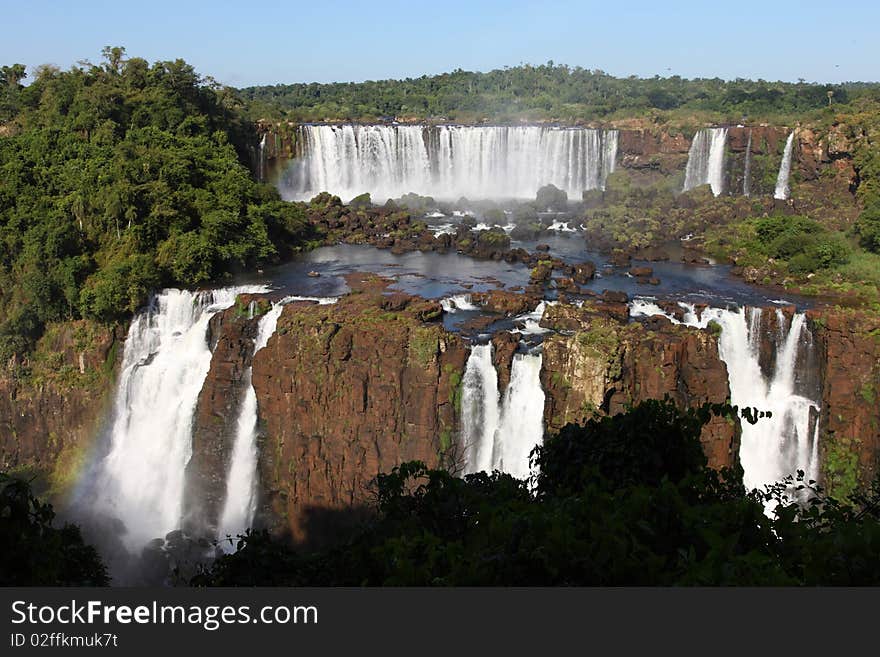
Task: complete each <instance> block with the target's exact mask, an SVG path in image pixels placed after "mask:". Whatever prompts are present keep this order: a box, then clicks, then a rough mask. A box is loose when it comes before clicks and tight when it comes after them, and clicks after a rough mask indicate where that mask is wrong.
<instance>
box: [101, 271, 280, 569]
mask: <svg viewBox="0 0 880 657" xmlns="http://www.w3.org/2000/svg"><path fill="white" fill-rule="evenodd" d="M264 291H265V288H263V287H259V286H249V287H237V288H224V289H219V290H213V291H208V292H188V291H184V290H173V289H169V290H164V291H162V292H161V293H159V294H157V295H156V296H155V297H154V298H153V299H152V300H151V302H150V305H149V307H148V308H147V309H146V310H145V311H143V312H141V313H139V314H138V315H137V316H135V318H134V320H133V321H132V323H131V327H130V328H129V331H128V337H127V338H126V340H125V347H124V351H123V358H122V369H121V372H120V376H119V383H118V385H117V390H116V396H115V400H114V404H113V421H112V426H111V428H110V435H109V451H108V453H107V454H106V456H104V457H103V459H102V460H101V461H100V462H98V463H97V464H96V466H95V469H94V472H93V473H92V474H91V475H90V476H92V477H93V479H92V481H90V482H88V484H90V485H91V486H90V489H91V490H92V491H93V492H94V495H95V499H94V501H93V506H92V508H93V509H94V510H96V511H98V512H101V513H107V514H109V515H111V516H112V517H115V518H118V519H119V520H120V521H122V522H123V523H124V524H125V526H126V529H127V532H126V534H125V535H124V536H123V537H122V538H123V540H124V542H125V544H126V546H127V547H128V549H129V550H131V551H132V552H134V551H137V550H139V549H140V548H141V547H143V546H144V545H145V544H146V543H147V542H148V541H150V540H151V539H153V538H158V537H164V536H165V535H166V534H167V533H168V532H169V531H171V530H173V529H176V528H177V527H179V524H180V518H181V512H182V506H183V489H184V469H185V468H186V464H187V462H188V461H189V459H190V456H191V455H192V423H193V414H194V412H195V408H196V403H197V401H198V396H199V392H200V391H201V389H202V384H203V383H204V380H205V377H206V376H207V374H208V370H209V368H210V365H211V350H210V348H209V345H208V341H207V339H206V332H207V328H208V322H209V321H210V319H211V317H213V316H214V315H215V314H216V313H218V312H220V311H222V310H224V309H226V308H229V307H230V306H232V304H233V303H234V302H235V298H236V296H237V295H238V294H240V293H244V292H253V293H258V292H264Z"/></svg>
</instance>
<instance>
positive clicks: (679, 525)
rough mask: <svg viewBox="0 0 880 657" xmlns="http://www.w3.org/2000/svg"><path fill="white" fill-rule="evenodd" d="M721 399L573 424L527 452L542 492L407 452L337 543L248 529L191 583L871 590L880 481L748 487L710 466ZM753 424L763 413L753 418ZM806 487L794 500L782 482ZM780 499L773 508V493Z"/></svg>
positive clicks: (879, 578) (660, 405)
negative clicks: (413, 459)
mask: <svg viewBox="0 0 880 657" xmlns="http://www.w3.org/2000/svg"><path fill="white" fill-rule="evenodd" d="M733 411H734V409H732V408H730V407H726V406H716V407H708V406H707V407H704V408H701V409H695V410H692V411H688V412H681V411H678V410H676V409H675V408H674V406H673V405H672V404H671V403H669V402H659V401H657V402H649V403H647V404H645V405H642V406H639V407H637V408H636V409H633V410H632V411H631V412H629V413H627V414H622V415H618V416H615V417H613V418H608V417H606V418H601V419H596V420H593V421H591V422H588V423H587V424H586V425H585V426H583V427H577V426H574V425H572V426H568V427H566V428H565V429H563V431H562V432H561V433H560V434H559V435H557V436H555V437H550V438H548V439H547V440H546V442H545V444H544V446H543V447H540V448H537V449H536V450H535V452H534V453H533V460H534V463H535V465H537V466H538V469H539V472H540V474H539V475H538V477H537V481H536V482H534V484H533V485H534V490H530V486H529V484H528V483H527V482H525V481H520V480H517V479H514V478H513V477H510V476H509V475H504V474H500V473H498V472H495V473H491V474H488V473H477V474H473V475H468V476H467V477H465V478H463V479H462V478H458V477H454V476H452V475H450V474H449V473H447V472H444V471H441V470H429V469H428V468H426V467H425V466H424V465H423V464H421V463H404V464H403V465H401V466H399V467H397V468H395V469H394V470H392V472H390V473H388V474H384V475H380V476H379V477H378V479H377V481H376V503H375V506H374V508H373V512H374V516H373V517H372V518H371V519H369V520H368V521H366V523H365V524H364V526H363V529H362V531H361V532H360V534H359V535H357V536H356V537H354V538H353V539H352V540H350V541H348V542H345V543H344V544H343V545H341V546H339V547H336V548H330V549H325V550H323V551H320V552H316V553H306V552H300V551H298V550H296V549H294V548H292V547H290V546H289V545H287V544H285V543H282V542H278V541H276V540H273V539H272V538H270V537H269V535H268V534H266V533H247V534H246V535H244V536H242V537H241V538H240V541H239V543H238V550H237V551H236V552H235V553H234V554H230V555H227V556H224V557H221V558H220V559H219V560H217V561H216V562H214V564H213V565H212V566H211V567H210V568H208V569H206V570H205V571H204V572H203V573H201V574H200V575H199V576H198V577H197V578H196V579H195V580H194V582H193V583H194V584H197V585H239V586H241V585H244V586H251V585H267V584H273V585H293V586H314V585H349V586H353V585H354V586H363V585H418V586H425V585H430V586H451V585H496V586H497V585H506V586H509V585H520V586H537V585H625V584H629V585H732V584H740V585H795V584H797V585H808V586H813V585H816V584H829V585H852V584H859V585H866V584H873V583H877V582H880V566H878V564H877V561H876V558H875V555H876V549H877V547H878V545H880V521H878V508H880V490H877V489H874V490H872V491H869V492H868V493H867V494H865V495H861V496H859V495H854V496H853V499H852V501H851V503H850V502H839V501H837V500H834V499H832V498H829V497H825V496H822V495H821V494H820V491H818V490H816V489H815V488H814V487H813V486H812V484H811V483H810V482H803V481H801V480H797V481H790V482H783V483H781V484H780V485H777V486H772V487H769V488H768V489H767V490H765V491H763V492H757V491H755V492H751V493H749V492H746V491H744V490H743V488H742V485H741V483H740V481H741V479H740V477H741V471H733V470H726V471H724V472H721V473H719V472H716V471H715V470H712V469H711V468H708V467H707V466H706V460H705V456H704V455H703V451H702V448H701V445H700V438H699V436H700V431H701V428H702V426H703V424H704V423H705V422H706V421H707V420H708V419H709V418H710V417H711V415H712V414H714V413H732V412H733ZM751 420H757V421H760V419H759V418H754V417H752V418H751ZM790 490H796V491H797V492H799V494H804V493H811V494H812V495H813V497H812V499H811V501H809V502H806V503H804V504H796V503H793V502H791V501H790V499H789V497H788V492H789V491H790ZM767 503H774V504H778V506H777V507H776V508H777V511H776V514H775V516H774V517H772V518H771V517H768V516H767V515H765V512H764V510H765V504H767Z"/></svg>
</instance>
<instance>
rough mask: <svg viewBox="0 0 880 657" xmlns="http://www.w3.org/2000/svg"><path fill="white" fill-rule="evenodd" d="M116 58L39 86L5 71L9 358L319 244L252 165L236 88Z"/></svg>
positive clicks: (0, 199)
mask: <svg viewBox="0 0 880 657" xmlns="http://www.w3.org/2000/svg"><path fill="white" fill-rule="evenodd" d="M103 54H104V56H105V58H106V63H105V65H103V66H95V65H83V66H75V67H73V68H71V69H70V70H69V71H65V72H61V71H59V70H57V69H53V68H43V69H40V70H39V71H38V72H37V75H36V79H35V80H34V81H33V83H32V84H31V85H30V86H28V87H26V88H23V87H21V85H19V84H18V80H20V79H21V77H22V74H23V71H18V70H17V69H16V70H12V69H10V67H4V68H3V69H2V75H3V81H5V82H6V90H5V91H4V92H3V93H4V94H5V96H4V97H3V98H4V99H5V100H4V101H3V108H4V109H0V121H3V120H4V115H3V111H6V113H7V116H6V119H8V121H9V124H8V125H9V126H12V127H13V128H14V129H8V130H6V131H5V132H4V131H0V317H2V318H3V321H2V323H0V352H3V353H2V354H0V355H7V354H9V353H13V352H16V351H19V352H20V351H24V350H27V349H29V348H30V347H31V346H32V345H33V343H34V340H35V339H36V338H38V337H39V334H40V332H41V329H42V326H43V325H45V323H46V322H49V321H55V320H61V319H71V318H77V317H80V316H84V317H91V318H97V319H100V320H103V321H110V320H115V319H118V318H120V317H124V316H126V315H128V314H129V313H131V312H132V310H134V309H136V308H137V307H138V306H140V305H141V304H143V303H144V301H145V300H146V298H147V296H148V294H149V292H150V290H152V289H153V288H156V287H158V286H163V285H183V286H194V285H199V284H204V283H206V282H208V281H212V280H215V279H218V278H221V277H223V276H225V275H228V274H230V273H233V272H236V271H239V270H242V269H245V268H248V267H252V266H254V265H259V264H261V263H265V262H269V261H273V260H277V259H278V258H281V257H284V256H286V255H287V254H288V253H289V252H290V251H291V249H293V248H295V247H296V245H298V244H301V243H302V242H304V241H305V240H306V239H308V237H309V230H308V229H307V226H308V222H307V220H306V217H305V209H304V207H301V206H298V205H296V204H291V203H285V202H283V201H281V200H280V199H279V197H278V195H277V192H275V190H273V189H272V188H271V187H269V186H265V185H260V184H258V183H257V182H255V181H254V180H253V178H252V177H251V175H250V173H249V171H248V169H247V167H246V166H245V165H244V164H243V162H244V161H245V160H246V158H248V157H249V155H248V148H249V146H250V145H252V144H251V142H253V141H254V139H255V134H254V129H253V126H252V125H250V124H249V123H248V122H247V121H246V120H245V118H244V117H243V116H242V114H241V111H240V107H237V106H236V101H235V98H234V96H232V95H231V92H230V91H229V90H228V89H223V88H220V87H218V86H217V85H216V84H215V83H213V81H211V80H208V79H204V78H202V77H200V76H199V75H198V74H197V73H196V72H195V70H194V69H193V68H192V67H191V66H189V65H188V64H186V62H183V61H182V60H176V61H166V62H156V63H155V64H153V65H152V66H151V65H149V64H147V62H146V61H144V60H143V59H139V58H130V59H129V58H126V56H125V50H124V49H123V48H111V47H108V48H105V49H104V53H103ZM13 68H14V67H13ZM10 89H11V90H12V91H10ZM10 93H13V95H14V96H15V103H14V107H13V106H12V105H10V103H9V98H8V96H9V94H10ZM238 105H239V106H240V103H238ZM10 107H12V110H10V109H9V108H10ZM0 127H2V126H0Z"/></svg>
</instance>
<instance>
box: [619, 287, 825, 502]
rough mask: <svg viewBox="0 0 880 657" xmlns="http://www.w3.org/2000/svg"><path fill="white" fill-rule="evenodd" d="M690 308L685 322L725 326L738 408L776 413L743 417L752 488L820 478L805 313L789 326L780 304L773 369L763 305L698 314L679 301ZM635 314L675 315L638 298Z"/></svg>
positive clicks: (723, 352)
mask: <svg viewBox="0 0 880 657" xmlns="http://www.w3.org/2000/svg"><path fill="white" fill-rule="evenodd" d="M681 305H682V307H684V308H685V310H686V313H685V317H684V321H683V322H682V323H684V324H687V325H688V326H696V327H699V328H707V327H708V325H709V323H710V322H716V323H717V324H718V325H719V326H720V327H721V336H720V338H719V341H718V348H719V355H720V356H721V359H722V360H723V361H724V362H725V364H726V365H727V372H728V380H729V383H730V397H731V403H732V404H733V405H734V406H738V407H739V408H747V407H748V408H756V409H758V410H759V411H770V412H771V413H772V416H771V417H769V418H766V417H765V418H761V419H759V420H758V422H757V423H755V424H751V423H749V422H747V421H745V420H743V421H742V436H741V446H740V454H739V456H740V462H741V464H742V467H743V470H744V474H743V483H744V484H745V486H746V487H747V488H748V489H753V488H762V487H763V486H764V485H765V484H770V483H774V482H777V481H780V480H782V479H784V478H785V477H787V476H789V475H792V476H794V475H795V474H796V473H797V471H798V470H803V471H804V473H805V474H806V477H807V479H813V480H817V479H818V476H819V460H818V422H817V420H816V418H817V417H818V413H819V406H820V403H819V401H818V399H819V397H820V391H819V390H810V389H808V388H809V387H810V386H808V385H805V384H802V383H799V382H798V381H797V380H796V373H797V368H796V363H797V362H798V358H799V356H803V355H804V354H803V353H799V352H802V351H803V350H810V349H812V344H813V342H812V336H811V335H810V334H809V331H808V330H807V327H806V318H805V315H804V314H803V313H797V314H795V315H794V317H793V318H792V320H791V324H790V325H789V326H788V327H787V328H786V323H787V320H786V317H785V315H784V314H783V313H782V311H781V310H777V311H776V313H777V317H776V323H777V326H778V327H779V331H778V334H777V335H775V336H773V338H774V341H775V351H776V362H775V366H774V368H773V372H772V375H771V376H770V377H769V378H768V377H765V375H764V373H763V372H762V370H761V363H760V359H761V321H762V317H763V313H765V312H768V311H766V310H762V309H761V308H748V309H738V310H728V309H722V308H706V309H704V310H703V311H702V313H700V315H699V317H698V316H697V313H696V311H695V309H694V306H692V305H687V304H681ZM631 312H632V315H633V316H638V315H643V316H650V315H664V316H666V317H667V318H669V319H670V320H671V321H673V322H676V323H679V322H677V320H676V319H675V318H674V317H672V316H671V315H669V314H667V313H666V312H664V311H663V310H662V309H660V308H659V307H658V306H656V305H655V304H653V303H650V302H647V301H642V300H636V301H634V302H633V303H632V307H631Z"/></svg>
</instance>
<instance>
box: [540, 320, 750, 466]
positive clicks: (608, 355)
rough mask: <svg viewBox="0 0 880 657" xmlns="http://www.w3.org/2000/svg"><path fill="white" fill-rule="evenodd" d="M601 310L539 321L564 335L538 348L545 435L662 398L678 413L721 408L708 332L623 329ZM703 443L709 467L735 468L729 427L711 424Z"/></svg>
mask: <svg viewBox="0 0 880 657" xmlns="http://www.w3.org/2000/svg"><path fill="white" fill-rule="evenodd" d="M600 310H601V308H597V307H591V308H582V309H579V308H576V307H574V306H561V305H557V306H551V307H550V308H548V309H547V312H546V313H545V317H544V320H543V321H542V325H546V326H548V327H551V326H552V327H558V328H560V329H562V330H565V331H567V332H569V333H570V334H569V335H552V336H549V337H547V338H546V339H545V341H544V361H543V368H542V372H541V381H542V384H543V386H544V389H545V395H546V403H545V409H544V420H545V425H546V427H547V428H548V430H550V431H554V430H558V429H560V428H561V427H562V426H564V425H565V424H568V423H570V422H578V423H582V422H584V421H586V420H588V419H590V418H591V417H592V416H593V415H594V414H597V413H598V414H616V413H620V412H623V411H624V410H625V409H626V407H627V406H628V405H632V404H637V403H639V402H641V401H644V400H647V399H663V398H664V397H665V396H667V395H668V396H669V397H670V398H671V399H672V400H673V401H675V402H676V403H677V404H679V405H680V406H682V407H685V408H687V407H694V406H699V405H701V404H703V403H706V402H711V403H723V402H725V401H727V399H728V398H729V396H730V392H729V387H728V383H727V368H726V366H725V365H724V362H723V361H722V360H721V358H720V356H719V355H718V345H717V341H716V338H715V337H714V336H712V335H711V334H710V333H709V332H708V331H701V330H697V329H693V328H690V327H685V326H675V325H673V324H672V323H671V322H668V321H666V322H655V323H654V324H652V325H651V326H650V330H649V328H648V327H645V326H643V325H641V324H638V323H633V324H622V323H620V322H619V320H617V319H616V318H614V317H610V316H608V315H603V314H602V313H601V312H600ZM702 441H703V447H704V449H705V451H706V456H707V458H708V459H709V463H710V465H712V466H713V467H718V468H720V467H726V466H732V465H734V464H735V462H736V458H737V454H738V451H739V444H738V433H737V428H736V426H735V425H734V424H731V423H729V422H728V421H727V420H725V419H724V418H714V419H713V420H712V421H711V422H710V423H709V424H708V425H707V426H706V427H705V428H704V429H703V435H702Z"/></svg>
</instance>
